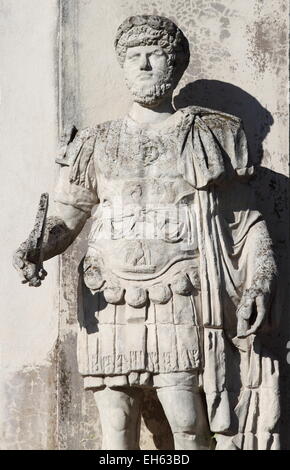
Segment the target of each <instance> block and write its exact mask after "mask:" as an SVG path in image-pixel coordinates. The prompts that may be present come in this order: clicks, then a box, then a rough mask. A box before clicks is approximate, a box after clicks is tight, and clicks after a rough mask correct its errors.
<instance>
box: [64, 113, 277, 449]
mask: <svg viewBox="0 0 290 470" xmlns="http://www.w3.org/2000/svg"><path fill="white" fill-rule="evenodd" d="M177 113H181V116H182V119H181V124H180V126H179V129H178V140H179V154H178V155H177V159H178V168H179V171H180V173H181V174H182V176H183V178H184V180H185V181H186V182H187V183H189V184H190V185H191V186H192V187H193V188H194V189H195V190H196V193H197V204H196V206H195V207H196V217H197V227H198V250H199V256H200V261H199V262H200V265H199V270H200V282H201V304H202V322H203V327H204V351H203V353H204V364H203V374H202V386H203V390H204V393H205V397H206V403H207V412H208V419H209V425H210V429H211V431H212V432H213V433H222V434H223V435H225V436H228V437H227V439H228V441H229V442H230V444H228V445H229V448H232V447H236V448H237V449H253V448H258V449H278V448H279V431H278V424H279V389H278V366H277V361H276V360H275V359H274V358H273V357H272V356H271V354H269V353H268V352H267V351H265V349H264V347H263V345H262V344H261V341H260V339H259V335H251V336H250V337H249V338H244V339H241V338H237V336H236V334H237V330H236V329H237V315H236V312H237V309H238V308H240V307H241V306H243V303H244V302H246V300H247V298H248V297H249V296H250V297H251V296H252V297H253V296H255V294H256V295H257V294H258V293H259V294H267V293H268V292H270V291H271V289H272V284H273V280H274V277H275V261H274V257H273V253H272V245H271V240H270V238H269V235H268V232H267V228H266V225H265V222H264V220H263V218H262V216H261V214H260V213H259V211H258V210H257V209H256V204H255V200H254V194H253V191H252V189H251V187H250V185H249V184H248V181H249V179H250V177H251V176H252V175H253V174H254V168H253V166H252V165H251V162H250V161H249V155H248V150H247V141H246V137H245V133H244V131H243V126H242V122H241V120H240V119H238V118H236V117H234V116H231V115H228V114H225V113H221V112H217V111H213V110H209V109H206V108H200V107H195V106H191V107H188V108H184V109H182V110H179V111H178V112H177ZM177 113H176V114H177ZM107 127H108V123H105V124H101V125H99V126H96V127H95V128H89V129H86V130H84V131H81V132H79V133H78V134H77V137H76V138H75V139H74V141H73V142H72V144H70V146H69V147H68V150H67V152H66V154H65V155H64V156H63V158H62V159H58V163H60V164H61V165H62V167H63V168H64V177H62V178H61V179H60V184H59V186H58V188H57V191H56V201H58V202H61V203H63V204H70V205H72V206H74V207H77V208H78V209H80V210H82V211H84V212H86V213H87V215H88V217H89V215H90V211H91V209H92V207H93V206H94V205H95V204H97V203H98V201H99V195H98V194H97V192H96V189H95V180H94V175H93V173H94V167H93V166H92V163H91V162H92V158H91V156H92V154H93V151H94V146H95V144H96V142H97V141H98V139H104V138H105V137H104V136H106V128H107ZM67 167H69V172H70V173H69V174H70V179H69V182H68V178H67V176H66V173H67V171H66V169H67ZM65 172H66V173H65ZM84 175H85V176H84ZM88 175H91V178H88Z"/></svg>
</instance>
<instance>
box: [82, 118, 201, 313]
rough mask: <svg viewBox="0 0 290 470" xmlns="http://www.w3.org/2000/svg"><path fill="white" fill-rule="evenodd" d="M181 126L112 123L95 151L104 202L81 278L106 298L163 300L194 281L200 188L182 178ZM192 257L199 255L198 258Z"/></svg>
mask: <svg viewBox="0 0 290 470" xmlns="http://www.w3.org/2000/svg"><path fill="white" fill-rule="evenodd" d="M179 146H180V139H179V127H178V126H176V122H175V120H174V118H172V119H169V124H168V120H167V123H166V127H165V126H163V125H159V126H155V127H154V128H152V127H148V126H147V127H146V126H142V125H141V124H137V123H136V122H135V121H133V120H132V119H131V118H129V117H127V118H125V119H124V120H120V121H113V122H112V123H111V124H110V126H109V127H108V129H107V131H106V135H105V136H104V138H103V139H100V141H98V142H97V143H96V145H95V149H94V163H95V168H96V174H97V187H98V196H99V199H100V203H99V205H98V207H97V210H96V212H95V213H94V215H93V223H92V227H91V232H90V236H89V242H88V246H89V248H88V252H87V256H86V259H85V261H84V279H85V283H86V285H87V286H88V287H89V288H90V289H91V290H92V291H95V290H102V291H104V296H105V299H106V300H107V302H110V303H118V302H120V300H121V299H122V297H123V295H124V292H126V294H125V295H126V302H127V303H128V304H130V305H132V306H133V307H138V306H142V305H144V304H145V302H146V299H147V293H148V294H149V298H150V299H151V300H154V301H157V302H160V303H165V302H166V301H168V300H169V298H170V296H171V290H172V289H170V286H171V288H173V290H174V288H175V289H176V291H177V292H179V293H184V294H186V293H187V292H188V291H189V290H190V289H191V288H192V284H193V285H194V284H196V283H197V279H196V278H197V275H196V266H197V263H196V259H197V234H196V219H195V210H194V204H195V192H194V189H193V187H192V186H191V185H189V184H188V183H187V182H186V181H185V180H184V179H183V178H182V176H181V172H180V170H179V158H178V157H179V154H180V147H179ZM193 260H194V261H193Z"/></svg>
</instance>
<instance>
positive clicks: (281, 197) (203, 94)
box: [143, 80, 290, 449]
mask: <svg viewBox="0 0 290 470" xmlns="http://www.w3.org/2000/svg"><path fill="white" fill-rule="evenodd" d="M174 105H175V108H176V109H179V108H182V107H186V106H190V105H196V106H202V107H206V108H211V109H215V110H217V111H222V112H225V113H229V114H233V115H235V116H237V117H239V118H241V119H242V120H243V123H244V129H245V132H246V135H247V139H248V145H249V154H250V158H251V160H252V161H253V163H254V164H255V165H256V166H257V170H256V176H255V178H254V179H253V181H252V183H251V184H252V186H253V188H254V190H255V193H256V196H257V206H258V209H259V210H260V212H261V213H262V215H263V217H264V219H265V220H266V223H267V226H268V230H269V232H270V235H271V238H272V240H273V241H274V247H275V253H276V260H277V265H278V272H279V277H278V286H277V295H276V301H275V303H274V305H273V308H272V312H271V318H272V319H273V321H272V323H273V325H274V326H276V327H277V329H274V330H273V332H272V334H271V333H270V334H268V335H265V338H264V342H265V344H266V345H267V347H268V348H269V349H270V350H272V351H273V352H274V354H275V355H276V357H278V359H279V361H280V370H281V378H280V380H281V384H280V386H281V416H282V423H281V448H282V449H289V448H290V442H289V440H290V436H289V426H290V423H289V422H287V419H289V418H287V417H289V416H290V393H289V391H288V390H290V366H289V364H287V362H286V357H287V350H286V344H287V342H288V341H289V339H290V320H289V315H288V314H287V298H286V296H285V292H286V293H287V292H288V291H289V286H287V285H286V283H287V280H288V279H289V271H288V269H289V268H288V262H287V248H288V247H289V245H288V233H289V207H288V194H289V178H287V177H286V176H285V175H282V174H280V173H276V172H274V171H272V170H269V169H268V168H265V167H263V166H262V165H261V164H262V161H263V141H264V139H265V137H266V136H267V135H268V133H269V132H270V130H271V126H272V125H273V123H274V119H273V116H272V115H271V113H270V112H269V111H268V110H267V109H265V108H264V107H263V106H262V105H261V104H260V103H259V101H258V100H257V99H256V98H254V97H253V96H251V95H250V94H249V93H247V92H246V91H244V90H242V89H241V88H239V87H237V86H235V85H232V84H230V83H226V82H221V81H217V80H197V81H196V82H193V83H189V84H188V85H186V86H185V87H184V88H183V89H181V90H180V92H179V94H178V95H177V96H176V97H175V98H174ZM286 295H287V294H286ZM151 400H153V404H152V405H151V407H152V408H153V409H154V413H153V414H152V413H150V412H148V409H150V407H149V406H148V401H150V398H149V397H147V400H145V403H146V407H144V409H143V410H144V411H143V418H144V421H145V423H146V425H147V427H148V428H149V429H150V430H151V432H152V433H153V436H154V441H155V444H156V446H157V448H159V449H162V448H163V449H164V448H166V446H168V447H167V449H168V448H170V444H171V445H172V435H171V433H170V429H169V428H168V427H167V426H165V425H164V427H163V428H162V432H160V431H161V430H160V429H158V426H155V425H154V424H155V420H154V415H155V416H158V414H159V415H160V414H161V413H162V411H161V410H160V409H159V411H158V407H159V406H160V405H159V404H158V402H157V401H156V397H152V398H151ZM146 408H147V413H146V411H145V410H146ZM284 417H285V418H284ZM158 421H159V422H160V420H158Z"/></svg>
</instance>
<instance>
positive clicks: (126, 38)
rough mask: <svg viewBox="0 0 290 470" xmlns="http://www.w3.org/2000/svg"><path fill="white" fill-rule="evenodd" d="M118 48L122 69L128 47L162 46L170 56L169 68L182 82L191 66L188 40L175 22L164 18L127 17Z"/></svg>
mask: <svg viewBox="0 0 290 470" xmlns="http://www.w3.org/2000/svg"><path fill="white" fill-rule="evenodd" d="M114 44H115V49H116V53H117V57H118V60H119V63H120V65H121V67H122V66H123V64H124V61H125V56H126V52H127V49H128V47H134V46H145V45H146V46H148V45H158V46H160V47H162V48H163V49H164V50H165V51H166V52H167V54H168V62H169V65H171V66H173V67H174V69H175V75H176V78H177V80H180V78H181V77H182V75H183V73H184V71H185V70H186V68H187V66H188V64H189V58H190V52H189V44H188V40H187V39H186V37H185V36H184V34H183V32H182V31H181V29H179V28H178V27H177V26H176V24H175V23H173V21H171V20H169V19H168V18H165V17H162V16H155V15H137V16H131V17H129V18H127V19H126V20H125V21H124V22H123V23H122V24H121V25H120V26H119V28H118V30H117V35H116V39H115V43H114Z"/></svg>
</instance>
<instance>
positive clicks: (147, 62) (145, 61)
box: [140, 54, 152, 70]
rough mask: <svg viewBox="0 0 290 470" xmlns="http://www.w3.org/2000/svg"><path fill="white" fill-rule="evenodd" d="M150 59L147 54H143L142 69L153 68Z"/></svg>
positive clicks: (141, 59)
mask: <svg viewBox="0 0 290 470" xmlns="http://www.w3.org/2000/svg"><path fill="white" fill-rule="evenodd" d="M151 69H152V67H151V64H150V60H149V57H148V55H147V54H142V55H141V58H140V70H151Z"/></svg>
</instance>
